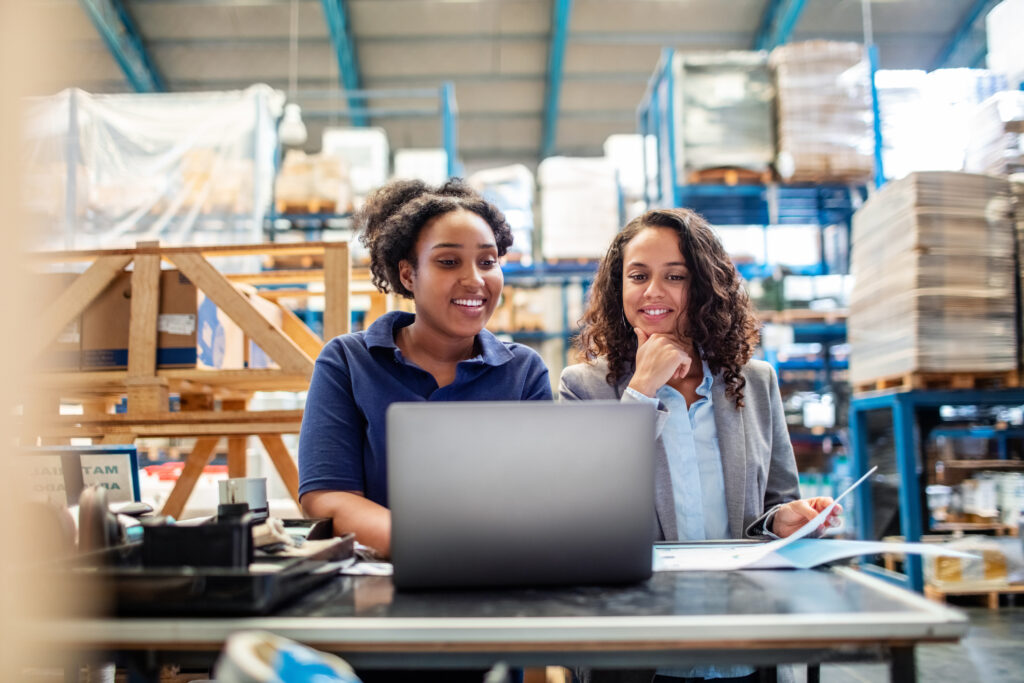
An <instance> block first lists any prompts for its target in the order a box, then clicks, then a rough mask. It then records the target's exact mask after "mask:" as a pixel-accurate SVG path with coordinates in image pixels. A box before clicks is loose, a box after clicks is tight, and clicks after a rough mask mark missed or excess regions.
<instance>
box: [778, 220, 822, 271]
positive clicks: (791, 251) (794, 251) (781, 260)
mask: <svg viewBox="0 0 1024 683" xmlns="http://www.w3.org/2000/svg"><path fill="white" fill-rule="evenodd" d="M765 239H766V242H767V252H766V262H767V263H769V264H772V265H776V264H777V265H783V266H813V265H815V264H817V263H819V262H820V261H821V229H820V228H819V227H818V226H816V225H773V226H771V227H769V228H768V232H767V235H766V238H765Z"/></svg>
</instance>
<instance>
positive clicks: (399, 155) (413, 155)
mask: <svg viewBox="0 0 1024 683" xmlns="http://www.w3.org/2000/svg"><path fill="white" fill-rule="evenodd" d="M395 177H396V178H406V179H410V180H422V181H423V182H425V183H427V184H428V185H441V184H443V183H444V182H445V181H446V180H448V152H446V151H444V150H443V149H398V150H395Z"/></svg>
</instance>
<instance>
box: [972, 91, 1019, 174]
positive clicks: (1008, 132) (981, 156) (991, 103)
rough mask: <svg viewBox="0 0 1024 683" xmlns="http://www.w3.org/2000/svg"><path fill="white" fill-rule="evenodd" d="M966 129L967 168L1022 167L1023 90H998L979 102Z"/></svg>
mask: <svg viewBox="0 0 1024 683" xmlns="http://www.w3.org/2000/svg"><path fill="white" fill-rule="evenodd" d="M969 131H970V132H969V133H968V139H967V149H966V152H965V161H964V168H965V169H966V170H967V171H969V172H971V173H991V174H993V175H1010V174H1012V173H1020V172H1022V171H1024V91H1020V90H1014V91H1012V92H1010V91H1007V92H998V93H996V94H995V95H992V97H989V98H988V99H987V100H985V101H984V102H982V103H981V104H980V105H978V108H977V109H976V110H975V113H974V116H973V118H972V124H971V126H970V129H969Z"/></svg>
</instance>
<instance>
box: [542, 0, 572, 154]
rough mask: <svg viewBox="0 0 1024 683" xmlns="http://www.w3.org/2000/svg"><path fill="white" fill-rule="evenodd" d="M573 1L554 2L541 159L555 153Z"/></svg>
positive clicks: (555, 0)
mask: <svg viewBox="0 0 1024 683" xmlns="http://www.w3.org/2000/svg"><path fill="white" fill-rule="evenodd" d="M571 15H572V0H554V5H553V7H552V16H551V48H550V50H549V52H548V86H547V92H546V93H545V95H544V132H543V137H542V138H541V147H540V156H541V158H544V157H548V156H551V154H552V153H554V151H555V134H556V133H557V132H558V100H559V97H560V96H561V94H562V74H563V70H564V63H565V46H566V44H567V43H568V42H569V19H570V16H571Z"/></svg>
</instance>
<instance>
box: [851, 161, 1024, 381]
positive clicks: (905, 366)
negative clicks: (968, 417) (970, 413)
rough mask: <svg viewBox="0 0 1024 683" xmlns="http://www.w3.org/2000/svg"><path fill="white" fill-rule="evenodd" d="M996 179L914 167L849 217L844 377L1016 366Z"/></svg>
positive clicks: (1009, 250) (1001, 196)
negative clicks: (847, 351)
mask: <svg viewBox="0 0 1024 683" xmlns="http://www.w3.org/2000/svg"><path fill="white" fill-rule="evenodd" d="M1008 200H1009V184H1008V183H1007V181H1006V180H1005V179H1001V178H996V177H993V176H985V175H975V174H968V173H952V172H929V173H914V174H911V175H909V176H907V177H906V178H904V179H902V180H898V181H895V182H893V183H890V184H889V185H887V186H885V187H884V188H883V189H882V190H880V191H879V192H878V193H877V194H875V195H874V196H873V197H872V198H871V199H869V200H868V202H867V203H866V204H865V205H864V207H863V208H861V210H860V211H858V212H857V213H856V214H855V215H854V218H853V253H852V268H851V271H852V274H853V276H854V282H855V284H854V288H853V292H852V295H851V302H850V317H849V339H850V346H851V349H850V355H851V362H850V378H851V381H852V382H853V383H854V384H858V383H862V382H870V381H873V380H876V379H881V378H886V377H893V376H900V375H904V374H906V373H912V372H996V371H1011V370H1013V369H1014V368H1015V367H1016V341H1015V334H1014V330H1015V322H1014V286H1015V285H1014V282H1015V272H1014V259H1013V253H1014V251H1013V250H1014V247H1013V230H1012V226H1011V224H1010V221H1009V220H1008V212H1007V206H1008Z"/></svg>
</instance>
